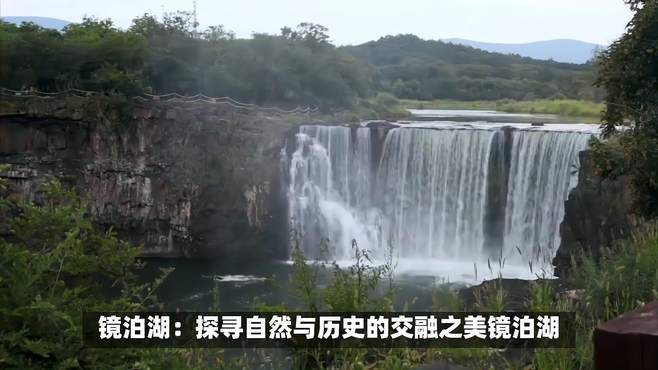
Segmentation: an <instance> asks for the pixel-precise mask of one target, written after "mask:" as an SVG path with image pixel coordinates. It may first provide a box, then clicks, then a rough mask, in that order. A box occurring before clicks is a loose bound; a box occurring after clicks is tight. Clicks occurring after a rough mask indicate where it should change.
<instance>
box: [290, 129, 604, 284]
mask: <svg viewBox="0 0 658 370" xmlns="http://www.w3.org/2000/svg"><path fill="white" fill-rule="evenodd" d="M591 136H592V134H591V133H582V132H562V131H537V130H527V129H513V128H509V127H497V128H491V129H464V128H461V129H453V128H450V127H449V126H442V127H441V128H421V127H396V128H392V129H389V130H388V131H387V132H386V136H385V138H384V139H383V143H378V142H376V140H375V139H374V138H376V135H375V134H374V131H373V130H372V129H370V128H366V127H345V126H302V127H301V128H300V130H299V132H298V133H297V134H296V136H295V142H294V143H291V145H292V147H291V148H290V150H289V153H291V155H290V158H288V159H287V163H288V167H287V171H288V173H287V178H288V194H287V196H288V206H289V213H290V217H291V220H292V227H293V228H294V229H295V230H296V231H297V232H298V233H299V235H301V247H302V249H303V251H304V252H305V254H306V255H307V256H309V257H310V258H319V257H321V256H322V253H321V251H322V248H320V245H325V246H326V247H327V248H326V250H325V251H324V252H325V253H328V256H325V257H328V258H329V259H330V260H333V259H335V260H345V259H349V258H350V257H351V256H352V253H353V252H352V240H356V241H357V243H358V244H359V246H360V247H361V248H365V249H368V250H369V251H370V253H371V255H373V256H374V257H376V258H384V257H386V253H389V252H390V251H393V253H394V255H395V256H396V257H397V258H399V259H402V260H404V259H409V260H420V261H430V260H432V261H462V262H466V263H468V264H469V265H471V266H472V263H479V262H482V261H485V262H488V261H492V260H493V261H498V260H502V259H504V260H505V261H507V262H508V263H510V264H512V263H513V264H516V265H525V266H526V268H527V265H528V264H529V263H533V264H534V266H536V267H537V269H540V268H543V269H545V271H552V269H551V268H550V260H551V259H552V257H553V256H554V254H555V251H556V249H557V247H558V246H559V243H560V236H559V225H560V223H561V221H562V219H563V217H564V201H565V200H566V199H567V197H568V194H569V192H570V191H571V189H573V187H575V186H576V183H577V179H578V166H579V163H578V153H579V152H580V151H582V150H584V149H586V148H587V145H588V142H589V140H590V138H591ZM377 145H379V146H380V149H381V150H380V151H379V152H378V151H376V150H374V149H375V146H377ZM323 240H325V241H326V243H321V242H322V241H323ZM499 262H500V261H499Z"/></svg>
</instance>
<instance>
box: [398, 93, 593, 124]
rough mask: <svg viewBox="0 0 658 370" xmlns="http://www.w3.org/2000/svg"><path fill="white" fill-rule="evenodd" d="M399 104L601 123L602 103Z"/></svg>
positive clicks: (407, 101) (483, 102) (480, 102)
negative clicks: (550, 116)
mask: <svg viewBox="0 0 658 370" xmlns="http://www.w3.org/2000/svg"><path fill="white" fill-rule="evenodd" d="M399 105H400V106H401V107H403V108H406V109H460V110H495V111H498V112H506V113H531V114H535V113H537V114H555V115H558V116H566V117H577V118H580V119H581V121H583V122H587V123H594V122H599V121H600V117H601V111H602V110H603V104H601V103H597V102H592V101H587V100H574V99H537V100H528V101H518V100H509V99H505V100H475V101H460V100H427V101H425V100H408V99H402V100H400V101H399Z"/></svg>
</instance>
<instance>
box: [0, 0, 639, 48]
mask: <svg viewBox="0 0 658 370" xmlns="http://www.w3.org/2000/svg"><path fill="white" fill-rule="evenodd" d="M192 3H193V0H103V1H98V0H0V16H42V17H52V18H60V19H64V20H67V21H72V22H77V21H80V20H81V19H82V17H83V16H85V15H89V16H96V17H100V18H111V19H112V20H113V21H114V22H115V24H117V25H118V26H120V27H128V26H130V22H131V20H132V19H133V18H135V17H136V16H139V15H141V14H144V13H150V14H153V15H156V16H158V17H160V16H161V15H162V14H163V9H164V11H165V12H173V11H176V10H192ZM197 14H198V21H199V24H200V28H204V27H206V26H210V25H218V24H222V25H224V26H225V27H226V28H227V29H229V30H232V31H234V32H235V33H236V35H237V36H238V37H249V36H250V35H251V34H252V33H253V32H265V33H278V32H279V30H280V29H281V27H283V26H294V25H297V24H298V23H300V22H313V23H319V24H322V25H324V26H326V27H328V28H329V35H330V36H331V40H332V41H333V42H334V43H335V44H337V45H346V44H360V43H363V42H366V41H370V40H376V39H378V38H380V37H382V36H385V35H390V34H400V33H412V34H415V35H418V36H420V37H422V38H424V39H442V38H451V37H459V38H465V39H471V40H476V41H486V42H504V43H521V42H531V41H541V40H549V39H563V38H568V39H577V40H582V41H588V42H593V43H597V44H602V45H607V44H609V43H611V42H612V41H614V40H615V39H616V38H618V37H619V36H621V35H622V33H623V32H624V29H625V27H626V24H627V23H628V21H629V20H630V19H631V16H632V13H631V11H630V10H629V9H628V8H627V6H626V5H625V4H624V2H623V1H622V0H404V1H401V0H395V1H390V0H325V1H320V0H231V1H228V0H197Z"/></svg>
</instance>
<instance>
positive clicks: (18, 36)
mask: <svg viewBox="0 0 658 370" xmlns="http://www.w3.org/2000/svg"><path fill="white" fill-rule="evenodd" d="M0 51H1V52H0V85H2V86H3V87H7V88H13V89H26V88H35V89H39V90H42V91H60V90H65V89H68V88H78V89H85V90H96V91H107V92H108V93H123V94H137V93H141V92H150V93H156V94H165V93H172V92H177V93H180V94H188V95H191V94H196V93H204V94H206V95H210V96H231V97H233V98H235V99H239V100H243V101H247V102H252V103H257V104H276V105H282V106H292V105H297V104H305V105H314V106H319V107H322V108H325V109H328V108H352V107H354V106H355V105H357V104H358V103H359V102H360V101H362V100H363V99H368V98H371V97H373V96H375V95H376V94H377V93H379V92H388V93H392V94H394V95H395V96H397V97H399V98H413V99H437V98H450V99H460V100H474V99H480V100H489V99H502V98H511V99H533V98H560V97H566V98H578V99H597V98H599V96H598V95H597V92H596V90H595V89H594V88H593V87H592V86H591V82H592V81H593V68H592V66H591V65H570V64H561V63H555V62H546V61H537V60H532V59H529V58H522V57H519V56H509V55H502V54H495V53H489V52H485V51H481V50H477V49H473V48H469V47H464V46H459V45H452V44H446V43H443V42H440V41H425V40H422V39H419V38H417V37H415V36H411V35H399V36H388V37H385V38H382V39H380V40H378V41H374V42H370V43H366V44H363V45H359V46H348V47H337V46H335V45H333V44H332V43H331V41H330V39H329V36H328V30H327V29H326V28H325V27H323V26H321V25H317V24H312V23H301V24H300V25H298V26H297V27H295V28H290V27H283V28H282V29H281V32H280V33H279V34H276V35H271V34H254V35H253V36H252V37H251V38H248V39H239V38H236V37H235V35H234V34H233V33H232V32H230V31H228V30H226V29H225V28H224V27H222V26H212V27H208V28H207V29H205V30H203V31H202V32H198V33H197V32H196V31H195V25H194V24H193V22H192V18H191V16H190V14H189V13H186V12H177V13H173V14H169V15H166V16H165V17H163V18H162V19H157V18H156V17H154V16H152V15H149V14H145V15H143V16H141V17H138V18H136V19H134V20H133V22H132V25H131V26H130V27H129V28H128V29H125V30H124V29H120V28H118V27H116V26H115V25H114V24H113V23H112V21H111V20H109V19H108V20H101V19H94V18H85V19H84V20H83V21H82V22H81V23H77V24H70V25H68V26H67V27H65V28H64V29H63V30H62V31H57V30H51V29H45V28H42V27H39V26H37V25H35V24H31V23H24V24H22V25H19V26H16V25H14V24H10V23H4V22H0Z"/></svg>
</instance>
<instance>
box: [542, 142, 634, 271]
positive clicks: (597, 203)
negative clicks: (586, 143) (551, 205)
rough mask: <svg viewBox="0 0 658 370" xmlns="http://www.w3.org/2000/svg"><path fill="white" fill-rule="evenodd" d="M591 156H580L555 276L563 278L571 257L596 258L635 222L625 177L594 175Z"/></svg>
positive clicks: (627, 231)
mask: <svg viewBox="0 0 658 370" xmlns="http://www.w3.org/2000/svg"><path fill="white" fill-rule="evenodd" d="M591 156H592V152H591V151H589V150H587V151H583V152H581V153H580V172H579V175H578V186H576V188H574V189H573V190H572V191H571V193H570V194H569V198H568V200H567V202H566V204H565V216H564V220H563V221H562V224H561V227H560V236H561V239H562V241H561V244H560V248H559V249H558V251H557V254H556V256H555V258H554V260H553V264H554V265H555V273H556V274H557V275H558V276H564V275H565V273H566V272H567V271H568V270H569V268H570V267H571V259H572V256H577V255H578V254H579V253H580V252H581V251H585V252H588V253H591V254H592V255H593V256H594V257H597V256H598V255H599V251H600V250H601V249H602V248H607V247H610V246H612V245H613V244H614V243H615V241H617V240H620V239H624V238H627V237H628V236H629V235H630V232H631V230H632V228H633V226H634V225H635V224H636V218H635V217H634V216H633V213H632V211H631V205H632V192H631V186H630V180H629V178H628V177H627V176H620V177H617V178H614V179H604V178H602V177H600V176H599V175H597V174H596V171H595V167H594V163H593V159H592V157H591Z"/></svg>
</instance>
